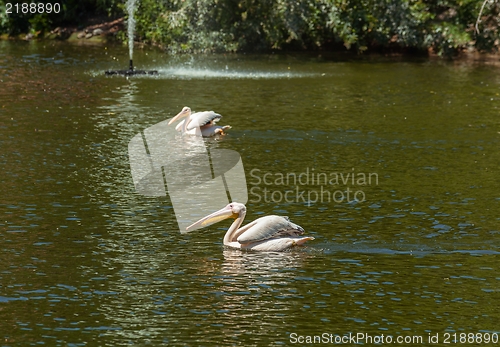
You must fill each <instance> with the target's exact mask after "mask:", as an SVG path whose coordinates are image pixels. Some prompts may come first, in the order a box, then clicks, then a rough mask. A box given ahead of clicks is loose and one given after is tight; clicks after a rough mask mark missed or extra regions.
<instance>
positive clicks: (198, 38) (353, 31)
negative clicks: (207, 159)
mask: <svg viewBox="0 0 500 347" xmlns="http://www.w3.org/2000/svg"><path fill="white" fill-rule="evenodd" d="M137 2H138V8H137V11H136V13H135V17H136V21H137V30H136V38H135V39H136V40H139V41H144V42H146V43H152V44H156V45H159V46H162V47H165V48H166V49H168V50H169V51H172V52H203V51H213V52H232V51H269V50H273V49H279V50H304V49H307V50H318V49H323V50H328V49H339V48H341V47H344V49H348V50H352V51H356V52H363V51H367V50H368V51H370V50H396V51H406V50H411V51H414V50H420V51H427V50H432V51H434V52H436V53H438V54H442V55H453V54H455V53H457V52H459V51H460V50H464V49H468V48H476V49H478V50H480V51H493V50H495V49H496V48H497V45H498V39H499V35H500V33H499V31H498V27H499V16H498V14H499V12H500V4H499V1H498V0H488V2H487V3H486V4H485V6H484V11H483V14H482V16H481V23H480V25H479V28H480V32H479V33H478V34H477V33H475V30H474V25H475V22H476V19H477V17H478V14H479V12H480V9H481V5H482V1H480V0H295V1H293V0H138V1H137ZM3 3H5V0H0V6H1V5H2V4H3ZM63 3H64V11H63V14H61V15H34V16H31V17H29V16H28V17H26V16H23V17H22V18H21V17H19V16H18V17H16V16H13V17H9V18H6V17H5V14H4V13H2V14H1V15H0V31H3V32H9V33H16V32H23V31H24V32H26V31H28V30H32V31H37V30H46V29H47V28H49V27H53V26H57V25H63V24H65V23H74V22H75V21H78V20H81V19H82V18H85V16H86V15H89V14H94V15H95V14H107V15H110V14H114V13H116V12H117V11H118V12H119V11H121V12H122V13H123V11H124V8H125V6H124V4H123V3H122V2H120V3H119V2H118V0H93V1H88V0H87V1H77V0H64V1H63ZM121 37H122V38H123V39H125V34H122V36H121Z"/></svg>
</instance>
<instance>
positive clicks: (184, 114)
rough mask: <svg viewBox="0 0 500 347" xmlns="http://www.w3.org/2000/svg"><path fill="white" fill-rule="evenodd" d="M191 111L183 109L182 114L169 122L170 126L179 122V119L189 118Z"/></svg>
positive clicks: (178, 114)
mask: <svg viewBox="0 0 500 347" xmlns="http://www.w3.org/2000/svg"><path fill="white" fill-rule="evenodd" d="M189 111H190V110H189V109H187V110H186V109H182V111H181V112H179V113H177V115H176V116H175V117H174V118H172V119H171V120H170V121H169V122H168V125H170V124H172V123H174V122H177V121H178V120H179V119H181V118H183V117H187V116H189Z"/></svg>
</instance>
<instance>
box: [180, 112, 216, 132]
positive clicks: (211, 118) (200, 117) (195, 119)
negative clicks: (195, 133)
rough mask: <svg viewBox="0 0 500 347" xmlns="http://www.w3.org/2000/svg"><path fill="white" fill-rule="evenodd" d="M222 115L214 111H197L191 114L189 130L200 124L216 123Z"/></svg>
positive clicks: (200, 125)
mask: <svg viewBox="0 0 500 347" xmlns="http://www.w3.org/2000/svg"><path fill="white" fill-rule="evenodd" d="M221 118H222V116H221V115H220V114H218V113H215V112H214V111H205V112H196V113H193V114H192V115H191V116H190V121H189V124H188V126H187V130H191V129H194V128H196V126H199V127H200V128H201V127H202V126H205V125H207V124H212V125H213V124H214V123H216V122H218V121H219V120H220V119H221Z"/></svg>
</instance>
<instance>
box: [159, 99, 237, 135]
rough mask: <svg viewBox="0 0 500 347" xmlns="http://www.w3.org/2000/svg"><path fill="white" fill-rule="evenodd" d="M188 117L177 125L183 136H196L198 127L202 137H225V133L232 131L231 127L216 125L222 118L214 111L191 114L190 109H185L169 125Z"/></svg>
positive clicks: (176, 128)
mask: <svg viewBox="0 0 500 347" xmlns="http://www.w3.org/2000/svg"><path fill="white" fill-rule="evenodd" d="M184 117H186V119H184V120H183V121H182V122H180V123H179V124H177V126H176V127H175V130H177V131H179V132H181V133H182V134H188V135H196V133H197V127H199V128H200V131H201V136H203V137H212V136H215V135H225V134H226V133H225V131H226V130H228V129H231V126H230V125H225V126H220V125H215V123H217V122H218V121H219V120H220V119H221V118H222V116H221V115H220V114H218V113H215V112H214V111H204V112H196V113H191V109H190V108H189V107H187V106H186V107H184V108H183V109H182V111H181V112H179V113H178V114H177V115H176V116H175V117H174V118H172V119H171V120H170V121H169V122H168V124H169V125H170V124H172V123H174V122H176V121H178V120H179V119H181V118H184Z"/></svg>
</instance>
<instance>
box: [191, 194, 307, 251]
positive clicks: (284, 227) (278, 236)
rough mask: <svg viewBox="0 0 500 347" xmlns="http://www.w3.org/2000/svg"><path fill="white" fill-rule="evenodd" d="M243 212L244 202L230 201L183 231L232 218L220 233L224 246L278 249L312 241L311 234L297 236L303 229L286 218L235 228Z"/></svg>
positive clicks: (268, 217)
mask: <svg viewBox="0 0 500 347" xmlns="http://www.w3.org/2000/svg"><path fill="white" fill-rule="evenodd" d="M246 213H247V208H246V207H245V205H243V204H240V203H238V202H232V203H230V204H229V205H227V206H226V207H224V208H223V209H221V210H219V211H217V212H214V213H212V214H211V215H208V216H206V217H204V218H202V219H200V220H199V221H197V222H196V223H193V224H191V225H190V226H188V227H187V228H186V231H190V230H193V229H194V228H197V227H205V226H208V225H211V224H214V223H217V222H219V221H221V220H223V219H227V218H235V220H234V222H233V224H231V226H230V227H229V229H228V230H227V232H226V235H225V236H224V245H225V246H228V247H232V248H239V249H247V250H254V251H275V252H279V251H284V250H285V249H287V248H290V247H293V246H300V245H302V244H304V243H305V242H306V241H308V240H314V237H311V236H306V237H301V236H299V235H302V234H303V233H304V229H302V227H301V226H299V225H297V224H294V223H292V222H290V220H289V219H288V217H281V216H274V215H271V216H265V217H261V218H258V219H256V220H254V221H253V222H251V223H248V224H247V225H245V226H244V227H242V228H239V227H240V226H241V224H242V223H243V219H245V215H246ZM238 228H239V229H238Z"/></svg>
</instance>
